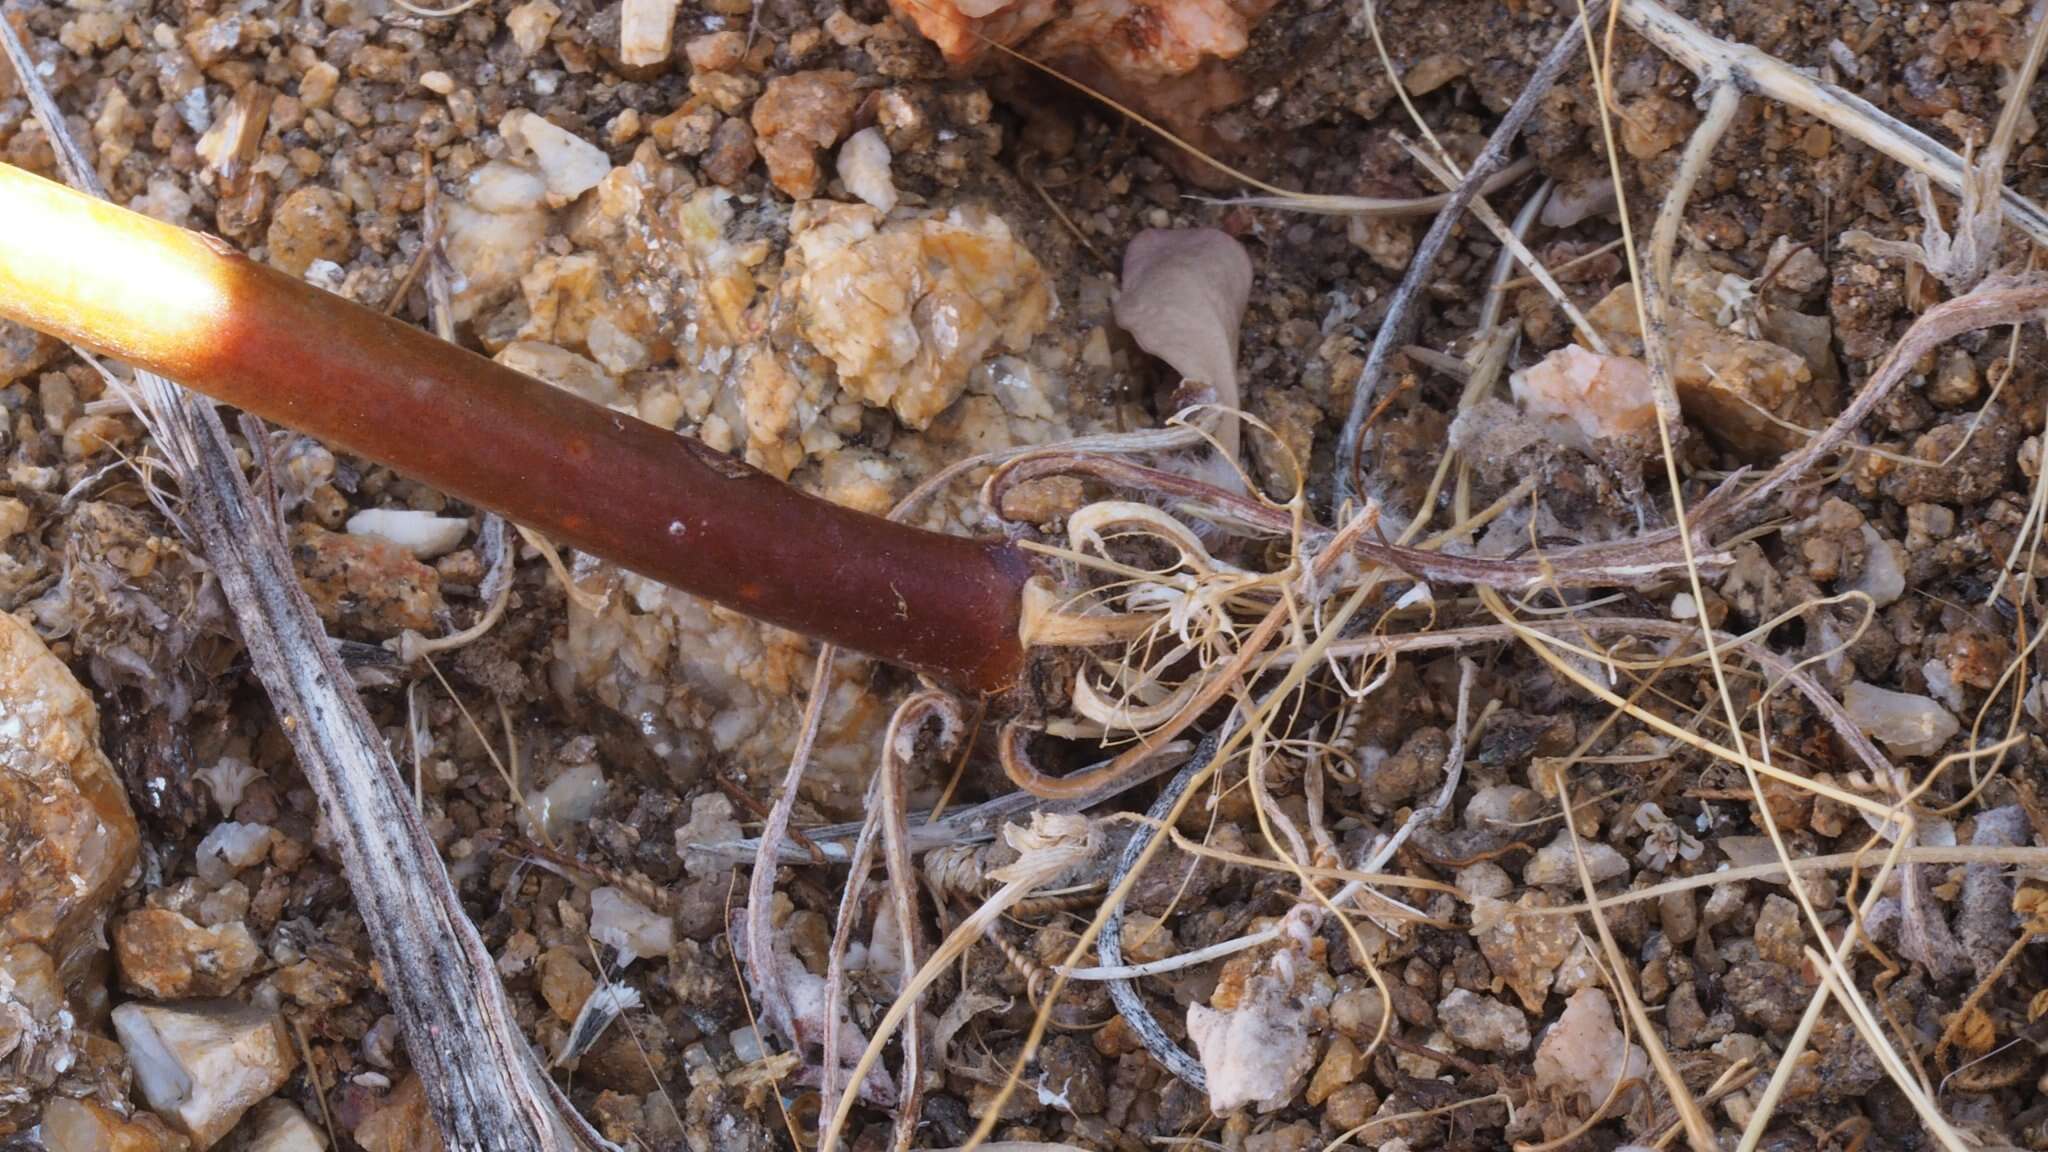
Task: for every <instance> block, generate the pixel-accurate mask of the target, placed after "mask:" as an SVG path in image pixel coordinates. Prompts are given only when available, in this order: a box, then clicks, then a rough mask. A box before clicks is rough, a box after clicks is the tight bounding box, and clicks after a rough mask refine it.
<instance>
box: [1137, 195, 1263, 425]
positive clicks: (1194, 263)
mask: <svg viewBox="0 0 2048 1152" xmlns="http://www.w3.org/2000/svg"><path fill="white" fill-rule="evenodd" d="M1251 292H1252V261H1251V257H1250V256H1248V255H1246V254H1245V250H1244V245H1242V244H1239V243H1238V242H1237V241H1236V239H1234V238H1233V237H1231V236H1230V235H1229V234H1228V233H1224V232H1219V231H1217V230H1216V229H1214V228H1148V229H1146V230H1145V231H1143V232H1140V233H1138V234H1137V235H1136V236H1134V237H1132V238H1131V243H1130V245H1129V246H1128V247H1126V248H1125V249H1124V271H1123V284H1122V287H1121V289H1120V291H1119V292H1118V293H1117V298H1116V322H1117V325H1118V327H1121V328H1122V329H1123V330H1124V331H1126V332H1128V333H1130V334H1131V338H1132V339H1134V340H1136V341H1137V342H1138V346H1139V347H1140V348H1143V349H1144V350H1145V351H1147V352H1150V353H1151V354H1152V355H1154V356H1157V357H1159V358H1160V359H1161V360H1164V361H1166V362H1167V363H1168V364H1170V365H1172V366H1173V369H1174V371H1176V372H1179V373H1180V374H1181V377H1182V378H1183V379H1184V380H1186V381H1187V383H1189V384H1192V385H1195V386H1196V387H1197V388H1198V389H1200V393H1199V395H1200V398H1201V399H1202V400H1204V401H1206V402H1209V403H1215V404H1220V405H1222V406H1223V407H1225V408H1237V407H1238V406H1239V403H1240V401H1239V393H1238V380H1237V342H1238V330H1239V329H1240V328H1241V327H1242V326H1243V325H1244V310H1245V305H1246V304H1248V303H1249V302H1250V300H1251ZM1222 438H1223V446H1224V452H1225V454H1226V455H1227V456H1228V457H1229V458H1230V459H1232V460H1235V459H1236V458H1237V445H1238V427H1237V420H1236V419H1235V418H1231V417H1226V418H1225V420H1224V423H1223V428H1222Z"/></svg>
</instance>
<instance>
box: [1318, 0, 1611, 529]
mask: <svg viewBox="0 0 2048 1152" xmlns="http://www.w3.org/2000/svg"><path fill="white" fill-rule="evenodd" d="M1596 7H1597V5H1596ZM1578 36H1579V22H1578V21H1577V20H1574V21H1573V22H1572V24H1571V26H1570V27H1568V28H1566V29H1565V30H1564V33H1563V35H1561V36H1559V37H1558V38H1557V41H1556V42H1555V43H1554V44H1552V45H1551V47H1550V51H1549V52H1548V53H1547V54H1546V55H1545V56H1544V57H1543V63H1541V64H1539V65H1537V66H1536V73H1535V75H1533V76H1531V77H1530V78H1529V83H1528V85H1527V86H1525V87H1524V88H1523V89H1522V94H1521V95H1520V96H1517V97H1516V98H1515V102H1514V104H1512V105H1511V106H1509V108H1508V110H1507V112H1506V113H1505V114H1504V115H1502V116H1501V118H1500V123H1499V124H1498V125H1496V126H1495V127H1494V130H1493V135H1492V136H1491V137H1489V138H1488V139H1487V141H1486V147H1485V148H1484V149H1482V150H1481V151H1480V153H1479V156H1478V158H1477V159H1475V160H1473V162H1472V166H1471V167H1470V168H1468V169H1466V171H1465V178H1464V179H1463V180H1461V181H1459V183H1458V186H1457V187H1456V188H1455V189H1453V190H1452V191H1451V195H1450V199H1448V200H1447V201H1445V202H1444V206H1443V209H1442V211H1440V212H1438V213H1437V217H1436V220H1435V222H1434V223H1432V224H1431V225H1430V227H1429V231H1428V232H1427V233H1425V234H1424V235H1423V238H1422V242H1421V243H1420V244H1418V245H1416V247H1415V255H1414V256H1413V257H1412V258H1411V259H1410V260H1409V262H1408V271H1407V272H1406V273H1404V274H1403V275H1402V277H1401V284H1400V286H1399V287H1398V288H1396V289H1394V295H1393V296H1392V298H1391V299H1390V300H1389V302H1388V305H1387V315H1386V319H1384V320H1382V321H1380V327H1379V332H1378V333H1377V334H1376V335H1374V337H1373V342H1372V349H1371V351H1369V352H1368V353H1366V358H1365V368H1364V369H1363V370H1362V371H1361V372H1360V373H1359V376H1358V383H1357V385H1356V386H1354V387H1353V389H1352V392H1351V414H1350V416H1349V417H1347V418H1346V419H1345V421H1344V430H1343V432H1342V434H1340V435H1339V436H1338V438H1337V476H1336V487H1335V489H1334V493H1333V495H1332V497H1331V501H1330V504H1331V507H1332V508H1333V509H1336V510H1339V514H1341V510H1342V508H1343V507H1344V505H1345V503H1346V502H1348V501H1350V500H1351V499H1352V498H1353V495H1354V494H1355V493H1356V492H1357V491H1358V477H1359V466H1360V465H1359V459H1358V450H1359V437H1360V435H1361V433H1362V431H1363V426H1364V424H1365V416H1366V413H1368V412H1370V411H1371V410H1372V406H1373V404H1374V403H1375V402H1376V401H1377V400H1378V399H1379V392H1380V381H1381V378H1382V377H1383V376H1385V375H1386V370H1387V364H1388V362H1389V361H1391V360H1392V359H1393V355H1394V351H1395V349H1398V348H1400V347H1401V346H1402V345H1404V344H1406V343H1408V340H1409V337H1410V335H1411V333H1412V332H1413V331H1414V328H1415V323H1416V317H1415V315H1414V304H1415V298H1416V297H1417V296H1418V295H1420V294H1421V291H1422V285H1423V284H1424V282H1426V281H1427V280H1428V279H1429V277H1430V275H1431V274H1432V273H1434V272H1435V270H1436V261H1437V257H1438V256H1439V255H1441V254H1442V252H1443V248H1444V244H1445V242H1446V241H1448V240H1449V239H1450V236H1451V230H1452V229H1453V228H1454V227H1456V226H1457V223H1458V221H1459V220H1460V219H1461V218H1462V217H1463V216H1464V214H1465V207H1466V205H1468V204H1470V203H1471V202H1472V198H1473V197H1474V196H1476V195H1478V193H1479V189H1480V186H1481V185H1482V184H1484V183H1485V181H1486V179H1487V177H1489V176H1491V175H1492V174H1493V173H1494V172H1495V171H1497V170H1498V169H1499V168H1500V167H1501V165H1503V164H1505V163H1506V162H1507V158H1508V149H1509V148H1511V147H1513V145H1514V142H1515V138H1516V137H1517V136H1519V135H1521V131H1522V125H1523V124H1524V123H1525V122H1526V121H1527V120H1528V119H1529V117H1530V116H1531V115H1532V114H1533V113H1534V112H1535V111H1536V106H1537V105H1538V104H1540V103H1541V102H1542V100H1543V97H1544V95H1545V94H1546V93H1548V92H1549V91H1550V88H1551V85H1553V84H1555V83H1556V82H1557V78H1558V77H1559V76H1562V75H1563V74H1564V70H1565V68H1566V67H1567V66H1568V65H1569V64H1570V63H1571V61H1572V57H1573V55H1574V54H1575V53H1576V51H1577V41H1578Z"/></svg>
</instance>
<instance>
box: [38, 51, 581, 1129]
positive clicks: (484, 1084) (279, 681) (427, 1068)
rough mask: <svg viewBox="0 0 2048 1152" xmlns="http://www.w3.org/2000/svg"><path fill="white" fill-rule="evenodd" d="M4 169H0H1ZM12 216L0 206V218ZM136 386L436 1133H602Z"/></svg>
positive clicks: (206, 432) (176, 428)
mask: <svg viewBox="0 0 2048 1152" xmlns="http://www.w3.org/2000/svg"><path fill="white" fill-rule="evenodd" d="M0 46H4V48H5V50H6V54H7V56H8V58H9V59H10V60H11V61H12V62H13V65H14V70H15V74H16V77H17V78H18V80H19V81H20V83H21V84H22V85H23V87H24V88H25V89H26V90H27V91H28V92H29V94H30V97H31V102H32V104H33V105H34V108H35V111H36V115H37V117H38V119H39V120H40V121H41V122H42V125H43V130H44V131H45V133H47V134H48V135H49V137H50V140H51V143H52V144H53V146H55V147H56V149H57V153H58V155H59V157H60V159H61V161H62V163H63V166H64V168H65V170H66V175H67V176H68V177H69V178H70V179H71V180H72V182H73V183H75V184H77V185H78V186H79V187H81V188H83V189H87V190H89V191H90V192H92V193H93V194H95V195H101V196H103V195H105V191H104V189H102V188H101V187H100V186H99V182H98V178H97V176H96V175H95V174H94V172H93V169H92V166H91V164H90V163H89V162H88V161H87V160H86V158H85V156H84V153H83V152H81V151H80V150H79V149H78V146H77V144H76V143H75V142H74V141H72V140H71V138H70V135H69V133H68V131H67V130H66V129H65V127H64V121H63V117H62V115H61V114H60V113H59V112H58V110H57V107H56V104H55V102H54V101H53V100H51V99H50V95H49V93H48V91H47V90H46V89H44V87H43V85H42V81H41V74H40V73H39V72H37V71H36V68H35V64H34V61H33V60H32V58H31V57H30V56H29V53H28V49H27V47H26V45H24V44H23V43H22V42H21V39H20V37H19V36H18V35H17V34H16V32H15V30H14V27H13V25H11V24H10V23H9V22H8V21H7V19H6V18H5V17H4V16H0ZM8 178H9V177H7V176H6V175H5V170H0V179H8ZM16 228H17V223H16V222H13V221H10V224H9V229H8V230H9V232H13V231H15V230H16ZM77 258H78V257H77V256H76V254H75V253H73V254H68V255H67V256H66V257H65V259H67V260H71V259H77ZM130 272H131V270H130V269H127V268H125V267H123V268H119V269H116V270H115V274H116V275H120V276H125V275H128V274H130ZM0 279H5V277H4V276H0ZM136 389H137V392H138V393H139V395H140V398H141V400H142V402H143V404H144V406H145V407H146V408H147V409H148V411H149V417H150V424H151V426H152V427H153V428H154V429H156V430H157V434H158V435H159V437H161V440H160V446H161V447H162V448H163V450H164V453H165V455H166V456H167V457H168V458H169V459H170V460H171V462H172V464H173V465H174V466H175V467H176V468H177V469H178V472H179V475H180V478H181V482H182V487H183V490H184V493H185V507H186V510H187V513H188V517H189V523H190V524H191V525H192V527H193V529H194V530H195V531H196V532H197V534H198V536H199V540H200V543H201V544H202V545H203V546H204V548H205V551H206V557H207V560H208V562H209V563H210V564H211V566H212V568H213V571H214V573H215V575H216V576H217V577H218V578H219V580H220V583H221V590H222V592H223V594H224V596H225V598H226V600H227V602H228V604H229V606H230V608H231V609H232V610H233V611H234V614H235V621H236V624H237V625H238V626H239V628H240V630H241V634H242V642H243V644H244V646H245V647H246V648H247V650H248V653H249V659H250V664H251V666H252V669H253V671H254V673H255V675H256V677H257V679H258V680H259V681H261V682H262V684H263V686H264V688H265V690H266V691H267V692H268V693H269V696H270V701H271V706H272V707H273V708H274V709H275V710H276V712H277V714H278V716H279V718H280V719H281V720H282V722H283V725H284V730H285V734H286V737H287V738H288V739H289V740H290V742H291V745H292V750H293V752H295V753H296V754H297V756H298V760H299V765H300V767H301V768H302V769H303V770H304V772H305V774H306V779H307V782H308V783H310V784H311V785H312V786H313V790H314V793H315V794H316V795H317V796H318V797H319V799H320V807H321V811H322V812H323V813H324V814H325V816H326V817H327V819H328V821H329V826H330V828H331V829H332V830H333V833H334V838H335V841H336V844H337V845H338V846H339V848H340V850H341V857H342V864H343V868H344V870H345V871H346V873H347V875H348V878H349V882H350V885H351V887H352V888H353V889H354V891H355V896H356V906H357V909H358V910H359V911H360V913H361V915H362V917H363V925H364V928H365V929H366V930H367V932H368V935H369V937H370V942H371V947H372V949H373V950H374V952H375V953H376V956H377V961H378V964H379V965H380V966H381V967H382V969H383V973H384V986H385V988H386V990H387V994H388V995H389V996H390V999H391V1006H392V1008H393V1010H394V1012H395V1014H396V1015H397V1016H398V1019H399V1023H400V1026H401V1029H402V1031H403V1033H404V1035H405V1041H406V1046H407V1048H408V1049H409V1050H410V1051H411V1053H412V1057H413V1067H414V1068H415V1070H416V1071H417V1072H418V1074H419V1077H420V1083H421V1085H422V1086H423V1087H424V1088H425V1089H426V1094H427V1100H428V1103H429V1105H430V1107H431V1109H432V1111H433V1114H434V1119H435V1121H436V1123H437V1124H438V1125H439V1126H440V1128H441V1132H442V1135H443V1137H444V1139H445V1141H446V1143H447V1145H448V1147H450V1148H451V1149H456V1150H460V1152H470V1150H479V1152H480V1150H482V1149H492V1150H497V1149H507V1150H521V1152H524V1150H528V1149H531V1150H533V1152H576V1150H583V1152H588V1150H590V1149H609V1148H611V1145H610V1144H609V1143H608V1142H607V1141H605V1140H604V1138H603V1137H601V1136H599V1135H598V1134H597V1133H596V1132H595V1131H593V1130H592V1129H591V1128H590V1126H589V1125H588V1124H586V1123H585V1122H584V1121H583V1119H582V1117H580V1116H579V1115H577V1113H576V1110H575V1109H574V1108H573V1107H572V1106H570V1105H569V1103H568V1101H567V1099H566V1098H565V1097H564V1096H563V1095H562V1094H561V1091H560V1089H559V1088H557V1087H556V1085H555V1084H554V1082H553V1081H552V1080H550V1079H549V1078H548V1076H547V1074H546V1072H545V1071H544V1070H543V1069H542V1067H541V1065H540V1061H539V1059H538V1058H537V1057H536V1055H535V1053H534V1051H533V1048H532V1046H531V1045H530V1044H529V1043H528V1042H527V1040H526V1038H525V1037H524V1036H523V1035H522V1034H521V1033H520V1031H519V1026H518V1024H517V1022H516V1021H515V1020H514V1019H513V1017H512V1013H511V1008H510V1005H509V1004H508V1003H507V1001H506V998H505V990H504V987H503V986H502V985H501V984H499V982H498V974H497V968H496V965H495V963H494V961H493V960H492V957H491V954H490V952H489V951H488V950H487V949H485V947H484V943H483V940H482V938H480V937H479V936H478V935H477V932H476V928H475V926H474V925H472V924H471V923H470V921H469V917H468V916H467V914H465V913H464V911H463V908H462V902H461V900H460V898H459V897H458V896H457V895H456V892H455V886H454V884H452V883H451V882H450V881H449V879H448V872H447V869H446V868H444V867H443V866H442V863H441V857H440V854H439V852H438V850H437V849H436V848H435V846H434V841H433V839H432V837H430V836H429V835H428V833H427V829H426V825H425V823H424V822H423V821H422V820H421V818H420V813H419V810H418V809H417V808H416V807H414V806H413V804H412V802H411V798H410V797H409V796H408V795H407V794H406V789H405V785H404V782H403V781H402V779H401V778H400V776H399V774H398V767H397V765H396V764H395V763H394V762H393V761H392V758H391V751H390V749H389V748H388V747H387V746H386V745H385V742H384V739H383V736H382V734H381V733H380V732H379V731H378V729H377V727H376V725H375V724H374V723H373V722H372V721H371V719H370V716H369V713H368V712H366V711H365V710H364V708H363V704H362V701H361V700H360V699H359V698H358V697H357V696H356V694H355V690H354V688H353V687H352V685H351V681H350V679H349V676H348V672H347V670H346V669H344V668H343V667H342V665H341V662H340V661H339V659H337V658H336V656H335V654H334V650H333V648H332V647H331V646H330V645H329V644H328V642H327V637H326V634H325V632H324V631H323V630H322V629H321V626H320V622H319V617H318V616H317V615H316V614H315V612H314V610H313V605H312V602H311V601H310V600H308V599H307V598H306V594H305V591H304V590H303V589H302V588H300V586H299V582H298V577H297V574H296V573H295V572H294V571H293V569H292V566H291V560H290V558H289V557H288V556H287V555H286V554H285V551H284V549H283V548H282V547H281V546H280V544H279V542H278V537H277V529H276V526H275V525H274V524H272V523H270V522H268V521H267V520H266V518H265V514H264V508H263V506H262V504H261V503H260V502H259V501H258V500H257V499H256V496H255V493H254V492H252V491H251V490H250V488H249V484H248V480H247V478H246V477H244V476H243V475H242V471H241V468H240V465H239V464H238V463H237V460H236V456H235V451H234V449H233V447H232V446H231V445H230V444H229V442H228V434H227V429H226V428H224V427H223V426H222V425H221V422H220V418H219V416H218V415H217V414H216V413H215V412H214V409H213V405H211V404H208V403H205V402H203V401H201V400H198V399H196V398H194V397H193V396H191V395H190V394H189V393H186V392H185V391H183V390H182V389H180V388H179V387H178V386H177V385H175V384H172V383H171V382H170V381H168V380H166V379H164V378H163V377H160V376H157V375H154V374H153V373H150V372H145V371H138V372H137V373H136Z"/></svg>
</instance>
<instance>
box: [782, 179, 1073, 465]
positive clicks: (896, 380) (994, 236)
mask: <svg viewBox="0 0 2048 1152" xmlns="http://www.w3.org/2000/svg"><path fill="white" fill-rule="evenodd" d="M797 215H798V219H797V220H794V221H792V224H791V228H790V231H791V235H792V238H793V240H794V247H795V249H796V252H797V253H798V254H799V255H800V256H801V258H802V264H801V271H799V272H798V273H797V275H796V277H795V281H794V284H795V293H796V309H797V325H798V328H799V330H800V331H801V332H802V334H803V336H804V338H805V339H807V340H809V341H810V342H811V343H812V344H814V345H816V346H817V348H818V350H819V351H821V352H823V353H824V354H825V355H826V356H828V357H830V358H831V360H832V362H833V364H834V365H836V366H837V368H838V369H839V382H840V387H842V388H844V389H845V390H846V391H847V392H849V393H851V394H852V395H854V396H855V397H857V398H859V399H860V401H861V402H862V403H865V404H868V405H871V406H873V407H877V408H883V407H886V408H890V409H892V410H894V411H895V413H896V416H897V418H898V419H900V420H902V421H903V423H904V424H905V425H907V426H909V427H911V428H916V429H923V428H925V427H927V426H929V425H930V424H931V422H932V421H933V420H934V419H936V418H937V417H938V415H939V414H940V413H941V412H944V411H945V410H946V409H947V408H948V407H950V406H951V405H952V403H953V402H954V401H955V400H957V399H959V397H960V394H961V392H962V391H963V390H965V388H966V387H967V374H968V372H969V371H970V370H972V369H973V368H974V367H975V365H977V364H979V363H980V362H981V360H982V358H983V357H984V356H985V355H987V354H988V352H989V351H990V350H991V349H993V348H995V347H996V346H997V345H998V344H1000V345H1002V346H1003V347H1005V348H1009V349H1011V350H1013V351H1018V350H1022V349H1023V348H1025V347H1026V346H1027V345H1029V343H1030V342H1031V338H1032V337H1033V336H1035V335H1037V334H1038V333H1039V332H1040V331H1041V330H1043V328H1044V327H1045V324H1046V321H1047V320H1048V319H1049V317H1050V315H1051V312H1052V307H1053V299H1052V290H1051V287H1050V286H1049V285H1048V284H1047V282H1046V278H1045V271H1044V269H1043V268H1041V267H1040V265H1039V263H1038V260H1037V259H1036V258H1035V257H1034V256H1032V254H1031V251H1030V249H1028V248H1026V247H1025V246H1024V245H1023V244H1022V243H1020V242H1019V241H1018V240H1017V239H1016V237H1015V236H1014V235H1013V234H1012V233H1011V232H1010V228H1009V226H1008V225H1007V224H1005V223H1004V222H1003V220H1002V218H1001V217H998V216H994V215H991V214H983V213H974V212H969V211H966V210H960V209H955V210H954V211H953V212H951V213H949V214H948V215H946V216H944V217H927V218H924V219H919V220H904V221H890V222H887V223H884V222H883V221H882V217H881V214H880V213H878V212H876V211H875V210H874V209H872V208H869V207H867V206H865V205H861V206H857V207H856V206H851V205H838V204H834V205H829V206H823V205H815V206H812V208H811V210H809V211H805V210H799V212H798V214H797Z"/></svg>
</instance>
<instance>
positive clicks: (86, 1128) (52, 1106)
mask: <svg viewBox="0 0 2048 1152" xmlns="http://www.w3.org/2000/svg"><path fill="white" fill-rule="evenodd" d="M40 1129H41V1132H42V1137H43V1147H44V1148H45V1149H46V1150H47V1152H169V1150H171V1149H175V1148H183V1147H184V1146H185V1141H184V1139H183V1138H182V1137H179V1136H176V1135H174V1134H172V1133H171V1132H169V1131H167V1130H166V1129H165V1128H164V1126H163V1125H162V1124H161V1123H159V1122H158V1121H157V1119H156V1117H154V1116H151V1115H149V1114H148V1113H146V1112H145V1113H143V1114H141V1115H139V1116H135V1117H132V1118H130V1117H124V1116H122V1115H120V1114H119V1113H117V1112H115V1111H114V1110H113V1109H111V1108H108V1107H106V1106H105V1105H103V1104H101V1103H99V1102H98V1101H96V1100H73V1099H70V1098H69V1097H64V1096H59V1097H57V1098H55V1099H53V1100H51V1101H50V1102H49V1104H47V1105H45V1106H44V1108H43V1118H42V1121H41V1123H40Z"/></svg>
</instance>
